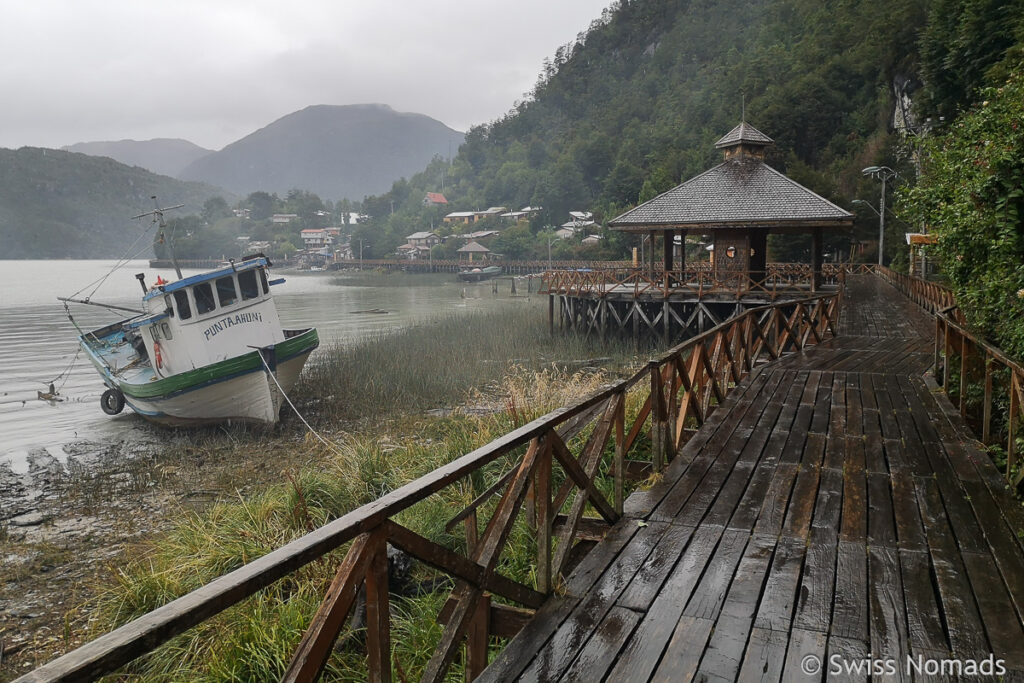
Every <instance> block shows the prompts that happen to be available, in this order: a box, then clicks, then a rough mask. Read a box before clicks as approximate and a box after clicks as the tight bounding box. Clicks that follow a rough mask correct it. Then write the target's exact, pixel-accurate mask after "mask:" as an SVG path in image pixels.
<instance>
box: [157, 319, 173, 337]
mask: <svg viewBox="0 0 1024 683" xmlns="http://www.w3.org/2000/svg"><path fill="white" fill-rule="evenodd" d="M160 332H161V333H162V334H163V335H164V339H174V335H173V334H171V326H170V325H168V324H167V323H160Z"/></svg>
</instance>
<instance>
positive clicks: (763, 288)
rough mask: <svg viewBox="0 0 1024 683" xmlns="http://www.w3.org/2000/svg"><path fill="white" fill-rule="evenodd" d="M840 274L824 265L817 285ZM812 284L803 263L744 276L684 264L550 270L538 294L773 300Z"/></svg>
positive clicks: (835, 279) (840, 267) (833, 280)
mask: <svg viewBox="0 0 1024 683" xmlns="http://www.w3.org/2000/svg"><path fill="white" fill-rule="evenodd" d="M844 273H845V270H844V266H843V264H825V265H824V266H823V267H822V269H821V271H820V274H819V282H818V284H822V285H835V284H838V282H839V280H840V278H841V277H842V276H843V274H844ZM813 280H814V272H813V271H812V270H811V266H810V265H809V264H805V263H770V264H768V265H767V267H766V268H765V270H764V275H763V276H762V277H758V276H751V275H750V274H748V273H746V272H742V273H725V272H722V271H718V272H715V271H713V270H712V269H711V267H710V264H707V263H702V264H687V266H686V268H685V269H682V270H669V271H666V270H654V271H653V272H652V271H651V270H649V269H644V268H606V269H599V270H598V269H593V270H550V271H547V272H545V273H544V280H543V282H544V284H543V285H542V287H541V290H540V293H542V294H566V295H569V296H589V297H603V296H606V295H608V294H610V293H613V292H614V293H617V294H623V295H631V296H633V297H634V298H636V297H641V296H651V297H662V298H663V297H667V296H669V295H692V296H696V297H702V296H705V295H710V294H720V295H733V296H737V297H738V296H742V295H744V294H760V295H765V296H767V297H768V298H769V299H772V300H774V299H775V297H777V296H779V295H781V294H787V295H792V294H793V293H794V292H798V293H803V294H806V293H808V292H809V291H810V290H811V289H812V287H813Z"/></svg>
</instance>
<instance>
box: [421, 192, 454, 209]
mask: <svg viewBox="0 0 1024 683" xmlns="http://www.w3.org/2000/svg"><path fill="white" fill-rule="evenodd" d="M423 206H448V200H447V199H445V196H444V195H443V194H441V193H440V192H428V193H427V194H426V196H425V197H423Z"/></svg>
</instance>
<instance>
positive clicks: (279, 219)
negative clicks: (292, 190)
mask: <svg viewBox="0 0 1024 683" xmlns="http://www.w3.org/2000/svg"><path fill="white" fill-rule="evenodd" d="M298 217H299V214H297V213H275V214H274V215H273V216H271V217H270V222H271V223H278V224H286V223H291V222H292V221H293V220H295V219H296V218H298Z"/></svg>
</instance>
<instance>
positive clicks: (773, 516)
mask: <svg viewBox="0 0 1024 683" xmlns="http://www.w3.org/2000/svg"><path fill="white" fill-rule="evenodd" d="M797 468H798V466H797V465H796V464H794V463H788V462H786V463H780V464H779V465H778V466H777V467H776V468H775V474H774V476H773V477H772V481H771V484H769V486H768V491H767V492H766V493H765V496H764V501H763V503H762V505H761V512H760V513H759V514H758V518H757V524H756V525H755V526H754V532H755V533H759V534H772V535H776V534H778V533H780V532H781V531H782V523H783V521H784V520H785V515H786V506H787V503H788V502H789V494H790V492H791V491H792V490H793V483H794V481H795V480H796V473H797Z"/></svg>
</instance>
